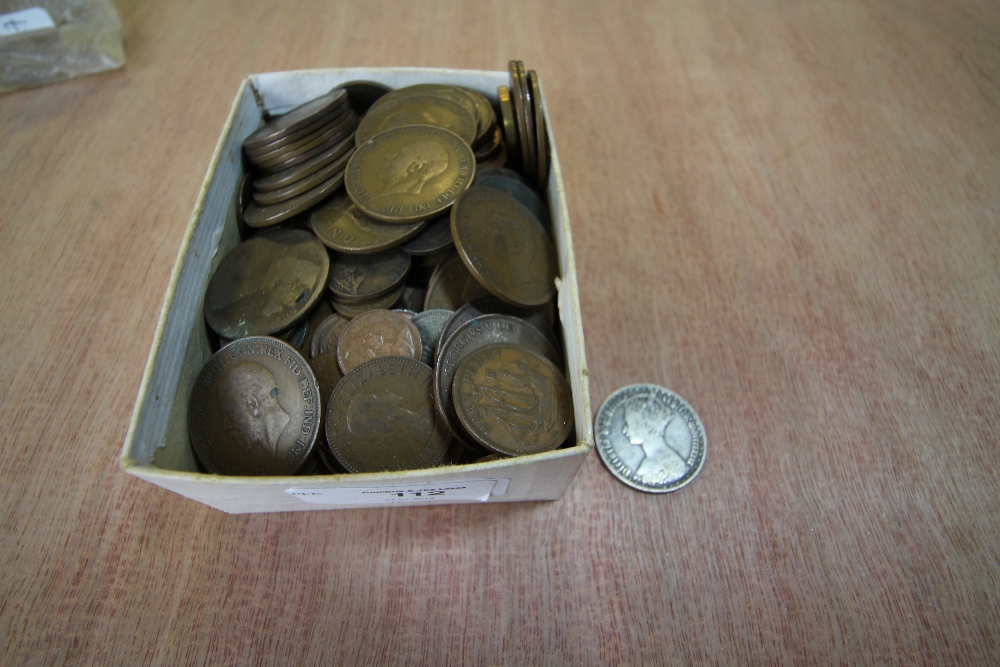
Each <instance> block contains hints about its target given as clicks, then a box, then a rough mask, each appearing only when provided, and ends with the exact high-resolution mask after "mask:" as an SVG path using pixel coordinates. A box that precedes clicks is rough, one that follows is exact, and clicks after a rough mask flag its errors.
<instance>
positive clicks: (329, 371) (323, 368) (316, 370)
mask: <svg viewBox="0 0 1000 667" xmlns="http://www.w3.org/2000/svg"><path fill="white" fill-rule="evenodd" d="M309 367H310V368H311V369H312V372H313V375H315V376H316V384H317V385H318V386H319V396H320V400H321V402H322V403H321V404H322V405H327V404H328V403H329V401H330V395H331V394H333V390H334V389H335V388H336V387H337V383H338V382H340V380H341V379H342V378H343V377H344V374H343V372H341V370H340V363H339V362H338V361H337V352H336V351H333V352H327V353H326V354H321V355H319V356H318V357H313V358H312V359H310V360H309Z"/></svg>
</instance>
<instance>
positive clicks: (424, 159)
mask: <svg viewBox="0 0 1000 667" xmlns="http://www.w3.org/2000/svg"><path fill="white" fill-rule="evenodd" d="M475 167H476V160H475V157H474V156H473V154H472V149H471V148H469V146H468V144H466V143H465V142H464V141H463V140H462V139H461V138H460V137H459V136H458V135H456V134H454V133H452V132H449V131H448V130H443V129H441V128H439V127H431V126H428V125H410V126H407V127H397V128H395V129H392V130H387V131H386V132H382V133H381V134H379V135H377V136H375V137H374V138H373V139H372V140H371V141H369V142H367V143H365V144H364V145H363V146H361V147H360V148H358V150H357V151H355V153H354V156H353V157H352V158H351V161H350V162H348V163H347V174H346V176H345V181H344V182H345V185H346V187H347V194H348V195H350V197H351V199H353V200H354V203H356V204H357V205H358V208H360V209H361V210H362V211H364V212H365V213H367V214H368V215H370V216H371V217H373V218H375V219H376V220H382V221H384V222H419V221H421V220H429V219H431V218H434V217H437V216H438V215H440V214H441V213H443V212H445V211H446V210H447V209H448V208H449V207H450V206H451V205H452V203H453V202H454V201H455V198H456V197H458V195H460V194H461V193H462V192H463V191H464V190H465V189H466V188H468V187H469V184H470V183H471V182H472V177H473V175H474V174H475Z"/></svg>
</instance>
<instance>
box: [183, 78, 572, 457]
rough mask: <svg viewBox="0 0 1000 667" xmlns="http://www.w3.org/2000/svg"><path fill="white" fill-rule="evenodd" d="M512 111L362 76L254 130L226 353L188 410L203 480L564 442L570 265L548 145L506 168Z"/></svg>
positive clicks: (212, 305)
mask: <svg viewBox="0 0 1000 667" xmlns="http://www.w3.org/2000/svg"><path fill="white" fill-rule="evenodd" d="M522 69H523V66H522ZM512 71H513V70H512ZM529 74H532V75H533V72H531V73H529ZM512 76H513V75H512ZM531 79H532V80H534V81H535V82H536V84H537V78H536V77H531ZM518 81H520V79H519V80H518ZM498 92H500V94H501V101H502V99H503V98H502V90H501V91H498ZM526 95H527V96H526V98H525V99H526V100H527V103H528V104H535V105H540V102H541V100H540V98H539V97H538V94H537V88H536V93H535V95H534V97H532V96H531V94H530V93H527V94H526ZM536 108H540V107H537V106H536ZM359 114H360V115H361V116H362V117H361V119H360V121H359V120H358V118H357V117H358V115H359ZM540 117H541V116H540V113H538V114H536V115H535V116H532V119H535V118H540ZM497 118H498V116H497V112H496V110H495V109H494V107H493V104H492V103H491V102H490V101H489V100H488V99H487V97H486V96H485V95H483V94H482V93H481V92H479V91H475V90H469V89H466V88H461V87H458V86H451V85H445V84H420V85H417V86H408V87H405V88H400V89H397V90H392V91H389V90H388V89H386V88H385V87H384V86H381V85H380V84H376V83H372V82H351V83H349V84H345V85H344V86H340V87H338V88H335V89H334V90H332V91H330V92H329V93H327V94H325V95H323V96H321V97H319V98H317V99H315V100H311V101H309V102H306V103H305V104H303V105H301V106H299V107H297V108H295V109H293V110H292V111H290V112H288V113H287V114H285V115H283V116H280V117H277V118H274V119H272V120H270V121H269V122H268V123H267V124H265V125H264V126H263V127H262V128H260V129H259V130H257V131H256V132H254V133H253V134H251V135H250V136H249V137H247V139H246V141H245V142H244V144H243V148H244V155H245V156H246V158H247V162H248V164H249V166H250V168H249V175H248V177H247V179H246V180H247V183H245V184H244V185H243V186H241V189H240V192H239V193H238V196H237V207H238V213H239V215H240V217H241V218H242V220H243V221H244V222H245V223H246V225H247V227H245V228H244V232H245V240H244V241H243V242H242V243H240V244H239V245H237V246H236V247H235V248H234V249H233V250H231V251H230V252H229V253H228V254H227V255H226V256H225V257H224V258H223V259H222V261H221V262H220V264H219V266H218V268H217V269H216V272H215V274H214V275H213V276H212V278H211V280H210V281H209V285H208V289H207V291H206V295H205V319H206V322H207V323H208V325H209V327H210V328H211V330H212V331H213V332H215V333H216V334H217V335H218V337H219V343H220V348H221V349H219V351H218V352H217V353H216V354H215V355H214V356H213V357H212V358H211V359H210V360H209V361H208V363H207V364H206V365H205V367H204V368H203V369H202V371H201V373H200V375H199V377H198V379H197V380H196V383H195V387H194V391H193V392H192V396H191V401H190V405H189V427H190V434H191V441H192V447H193V449H194V451H195V453H196V455H197V458H198V460H199V461H200V463H201V464H202V465H203V466H204V468H205V469H206V470H207V471H209V472H214V473H219V474H239V475H288V474H296V473H297V474H314V473H317V472H325V471H329V472H335V473H340V472H374V471H386V470H406V469H418V468H428V467H434V466H437V465H442V464H448V465H450V464H460V463H468V462H474V461H478V460H483V459H484V458H488V457H489V458H495V457H506V456H517V455H522V454H532V453H537V452H544V451H548V450H551V449H555V448H557V447H559V446H561V445H562V444H563V443H564V442H566V441H567V438H569V437H570V434H571V432H572V430H573V406H572V396H571V394H570V389H569V384H568V383H567V381H566V378H565V376H564V374H563V372H562V370H561V368H562V363H563V361H562V354H561V347H560V341H559V337H558V336H557V335H556V331H557V330H558V321H557V320H556V315H555V307H554V297H555V293H556V286H555V279H556V276H557V273H558V265H557V260H556V253H555V247H554V245H553V242H552V238H551V235H552V230H551V228H550V217H549V211H548V207H547V206H546V204H545V202H544V199H543V198H542V196H541V195H540V194H539V192H538V190H537V189H536V187H535V186H537V185H538V183H539V180H540V171H541V169H542V165H543V164H547V162H546V161H545V160H542V159H535V158H537V156H538V155H539V154H540V153H541V152H545V151H546V150H547V148H546V144H545V143H544V138H543V140H542V142H541V143H538V142H537V141H534V142H533V143H531V144H530V146H531V148H530V149H527V148H526V147H527V146H529V144H528V142H527V140H525V141H524V142H520V143H519V144H518V146H519V148H518V149H517V150H519V151H520V153H521V154H522V155H523V154H525V151H526V150H530V151H531V152H532V155H533V156H534V157H533V159H532V160H531V161H530V162H522V163H521V164H520V166H519V168H518V169H510V168H506V167H505V166H504V165H505V164H506V161H507V159H508V156H509V155H510V141H509V138H505V128H503V129H502V128H501V127H500V125H499V124H498V123H497ZM542 123H544V121H542ZM533 127H534V128H537V127H539V126H538V125H534V126H533ZM540 127H541V128H542V132H543V133H544V124H542V125H541V126H540ZM317 151H318V152H317ZM317 162H321V163H322V164H320V166H318V167H317V166H315V165H316V164H317ZM529 164H530V165H531V166H530V173H529V167H528V165H529ZM303 165H310V167H309V168H310V169H312V168H313V167H315V171H311V172H310V173H308V174H302V173H301V172H302V171H303V169H304V168H303ZM296 170H298V171H296ZM545 170H546V171H547V167H545ZM320 172H322V173H323V174H324V176H322V177H321V176H319V175H317V174H319V173H320ZM293 176H294V179H293V178H292V177H293ZM281 179H287V180H285V181H284V182H283V183H282V185H281V186H280V188H278V187H273V186H274V185H275V182H276V181H278V180H281ZM320 179H323V180H320ZM542 182H544V181H542ZM296 183H298V184H299V185H298V186H296V187H295V188H292V187H291V186H293V185H295V184H296ZM268 188H270V189H268ZM279 190H283V192H282V194H275V193H277V192H278V191H279ZM289 192H294V193H295V194H292V195H290V197H289V198H287V199H283V200H282V199H278V198H277V197H281V196H284V195H285V194H287V193H289ZM251 200H252V201H251ZM268 202H273V203H268ZM279 209H280V210H279Z"/></svg>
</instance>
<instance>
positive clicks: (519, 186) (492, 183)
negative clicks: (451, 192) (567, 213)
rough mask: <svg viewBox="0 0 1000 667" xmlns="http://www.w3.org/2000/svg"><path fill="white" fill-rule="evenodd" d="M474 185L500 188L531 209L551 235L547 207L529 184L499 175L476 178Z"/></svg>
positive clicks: (550, 223)
mask: <svg viewBox="0 0 1000 667" xmlns="http://www.w3.org/2000/svg"><path fill="white" fill-rule="evenodd" d="M505 171H508V170H505ZM476 185H485V186H486V187H490V188H495V189H497V190H501V191H503V192H506V193H507V194H509V195H510V196H511V197H513V198H514V199H516V200H517V201H519V202H521V203H522V204H524V206H525V207H526V208H527V209H528V210H529V211H531V214H532V215H534V216H535V219H536V220H538V222H540V223H541V225H542V229H544V230H545V231H546V232H547V233H548V234H549V236H552V222H551V220H550V218H549V207H548V206H547V205H546V204H545V202H544V201H543V200H542V198H541V197H540V196H539V194H538V193H537V192H535V190H534V189H532V187H531V186H530V185H527V184H526V183H524V181H521V180H515V179H513V178H508V177H506V176H500V175H496V176H490V177H487V178H483V179H477V180H476Z"/></svg>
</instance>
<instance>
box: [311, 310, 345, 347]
mask: <svg viewBox="0 0 1000 667" xmlns="http://www.w3.org/2000/svg"><path fill="white" fill-rule="evenodd" d="M350 323H351V321H350V320H349V319H347V318H346V317H344V316H343V315H341V314H340V313H332V314H331V315H330V316H329V317H327V318H326V319H324V320H323V321H322V322H320V323H319V325H318V326H317V327H316V333H315V334H313V337H312V340H311V341H310V343H309V356H311V357H318V356H320V355H323V354H326V353H327V352H336V351H337V341H338V340H340V336H341V335H343V333H344V329H346V328H347V325H348V324H350Z"/></svg>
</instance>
